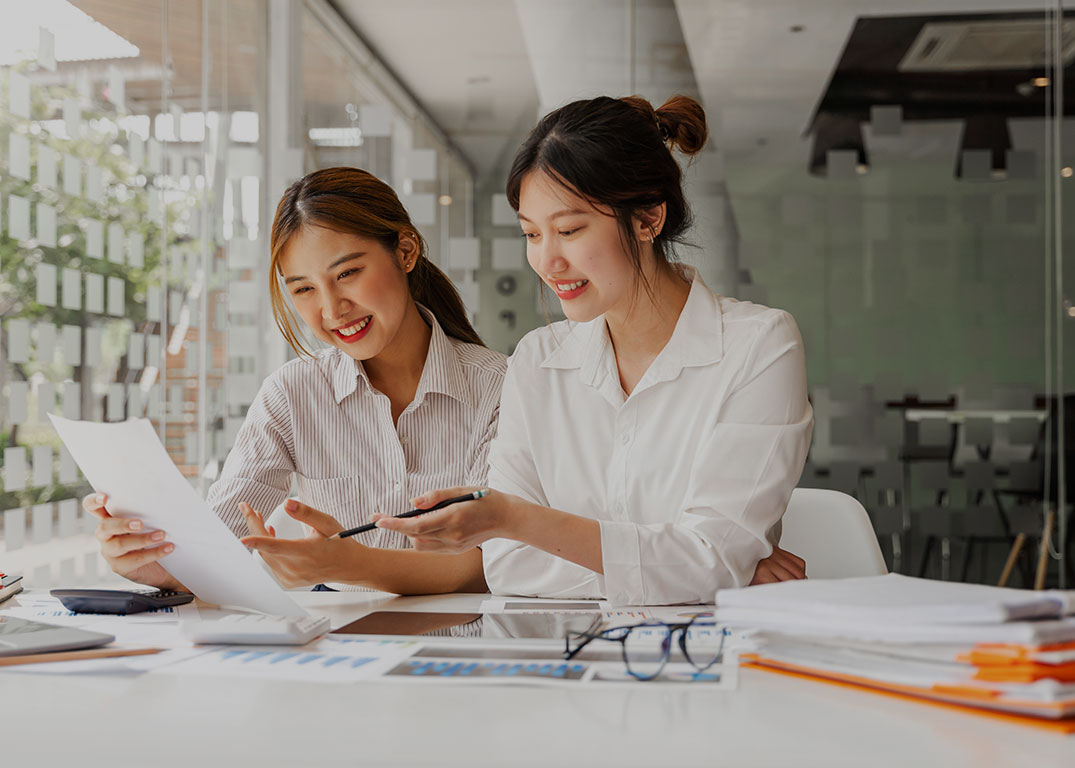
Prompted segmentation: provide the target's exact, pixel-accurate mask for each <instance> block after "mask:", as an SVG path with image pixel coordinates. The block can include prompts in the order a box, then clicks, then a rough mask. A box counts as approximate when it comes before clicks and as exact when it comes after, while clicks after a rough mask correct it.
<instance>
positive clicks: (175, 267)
mask: <svg viewBox="0 0 1075 768" xmlns="http://www.w3.org/2000/svg"><path fill="white" fill-rule="evenodd" d="M2 7H3V11H4V24H3V29H0V319H2V333H0V388H2V392H3V403H4V407H3V408H2V409H0V438H2V440H3V446H4V450H3V468H2V471H0V489H2V491H0V515H2V521H0V542H2V543H0V568H2V569H4V570H9V571H11V570H23V571H25V572H26V574H27V581H29V582H31V584H32V585H33V586H41V587H44V586H48V585H50V584H60V583H63V584H71V583H91V582H96V581H100V580H102V579H105V578H107V577H108V574H107V573H106V572H105V568H104V565H103V563H102V562H101V561H100V559H99V557H98V556H97V554H96V544H95V542H94V541H93V539H92V537H91V536H90V531H91V530H92V528H93V524H94V521H93V520H92V519H89V518H87V517H86V516H85V515H84V513H83V512H82V510H81V509H80V507H79V503H78V499H79V497H80V496H81V495H82V494H83V493H84V492H86V491H87V490H88V488H87V486H86V485H85V483H84V481H83V480H82V479H81V476H80V475H79V473H78V471H77V468H76V467H75V466H74V464H73V462H72V461H71V460H70V457H69V456H68V455H67V454H66V452H65V451H64V450H63V449H62V447H61V446H60V444H59V442H58V439H57V438H56V436H55V435H54V433H53V432H52V430H51V428H50V427H49V426H48V422H47V418H46V415H45V414H46V413H48V412H53V413H57V414H62V415H65V416H68V417H71V418H83V419H93V420H106V421H113V420H121V419H125V418H131V417H137V416H146V417H148V418H150V419H151V420H153V422H154V424H155V425H156V426H157V428H158V429H159V431H160V434H161V437H162V439H163V440H164V442H165V445H166V447H167V449H168V451H169V453H170V454H171V455H172V457H173V458H174V459H175V461H176V463H177V464H178V465H179V467H180V469H181V471H182V472H183V473H184V475H186V476H187V477H188V478H189V479H190V481H191V483H193V484H195V485H196V486H197V487H198V488H199V489H200V490H201V491H203V492H204V491H205V490H206V489H207V488H208V485H209V484H211V482H212V481H213V479H214V478H215V477H216V476H217V474H218V473H219V471H220V467H221V465H222V463H223V460H224V458H225V457H226V455H227V451H228V449H229V447H230V445H231V442H232V441H233V440H234V436H235V433H236V430H237V429H238V426H239V424H240V423H241V421H242V418H243V415H244V414H245V410H246V408H247V406H248V405H249V403H250V402H251V400H252V399H253V397H254V394H255V393H256V391H257V388H258V386H259V384H260V382H261V380H262V379H263V378H264V376H265V375H266V374H267V373H268V372H270V371H271V370H273V369H275V368H276V367H277V366H279V365H280V364H281V363H283V362H284V361H285V360H286V359H288V357H289V356H290V354H291V353H290V350H289V349H288V348H287V346H286V344H285V342H284V341H283V339H282V338H281V337H280V335H279V333H278V332H277V331H276V329H275V326H274V325H273V323H272V320H271V313H270V311H269V306H268V300H267V290H266V280H267V276H266V274H265V270H266V263H267V253H268V227H269V225H270V223H271V219H272V214H273V210H274V208H275V204H276V201H277V200H278V198H279V195H280V193H281V192H282V190H283V189H284V187H285V186H286V185H287V183H289V182H290V181H291V180H293V179H295V178H298V177H299V176H301V175H302V174H303V173H306V172H309V171H311V170H314V169H316V168H321V167H328V166H333V165H355V166H360V167H363V168H366V169H368V170H370V171H371V172H373V173H375V174H377V175H378V176H380V177H381V178H383V179H385V180H386V181H388V182H389V183H391V184H392V186H393V187H394V188H395V189H396V190H397V192H398V193H399V194H400V196H401V198H402V199H403V201H404V204H405V205H406V206H407V208H408V210H409V211H410V213H411V215H412V217H413V219H414V221H415V223H416V224H418V225H419V227H420V229H421V230H422V232H423V234H424V235H425V237H426V238H427V240H428V241H429V243H430V246H431V256H432V258H433V259H434V260H435V261H437V262H438V263H439V264H440V265H441V266H442V267H444V268H445V269H446V270H447V271H448V273H449V275H450V276H451V277H452V279H453V280H454V281H455V282H456V284H457V285H458V287H459V289H460V292H461V294H462V295H463V298H464V301H465V302H466V305H467V307H468V308H469V310H470V311H471V313H472V315H473V318H474V320H475V322H476V325H477V328H478V330H479V332H480V333H481V334H482V336H483V337H484V338H485V340H486V341H487V343H488V344H489V345H490V346H492V347H494V348H497V349H500V350H502V351H504V352H510V351H511V350H512V348H513V345H514V344H515V343H516V342H517V341H518V339H519V338H521V337H522V335H523V334H524V333H526V332H527V331H528V330H530V329H532V328H535V327H537V326H539V325H540V324H542V323H545V322H547V320H549V319H554V320H555V319H557V318H558V317H559V314H558V312H557V302H556V300H555V299H554V298H553V297H552V296H545V297H542V295H541V290H540V284H539V283H538V281H537V279H536V278H535V276H534V275H533V274H532V273H531V272H530V270H529V269H528V268H527V266H526V263H525V254H524V246H523V241H522V239H521V238H520V237H519V232H518V226H517V223H516V222H515V219H514V216H513V213H512V211H511V210H510V208H509V207H508V206H507V203H506V200H505V199H504V197H503V186H504V180H505V177H506V174H507V169H508V166H509V165H510V162H511V159H512V157H513V155H514V152H515V150H516V148H517V147H518V145H519V144H520V142H521V141H522V140H523V138H524V137H525V135H526V133H527V132H528V131H529V129H530V128H531V127H532V126H533V124H534V123H535V121H536V119H537V118H538V117H539V116H540V115H541V114H543V113H544V112H546V111H548V110H549V109H551V108H554V107H556V106H558V105H560V104H563V103H565V102H567V101H569V100H572V99H575V98H582V97H588V96H592V95H597V94H601V93H608V94H614V95H626V94H629V93H639V94H642V95H644V96H646V97H647V98H649V99H651V100H652V101H653V102H654V104H655V105H658V104H659V103H660V102H662V101H663V100H664V99H666V98H667V97H669V96H671V95H673V94H675V93H686V94H689V95H692V96H695V97H696V98H699V99H700V100H701V101H702V103H703V105H704V106H705V107H706V110H707V114H708V116H709V119H710V121H711V129H712V140H711V142H710V145H709V147H708V149H707V151H706V152H704V153H703V154H702V156H701V157H699V158H698V159H696V160H695V161H694V162H693V163H691V164H690V166H689V167H687V168H686V174H687V188H688V197H689V200H690V202H691V204H692V206H693V208H694V213H695V216H696V227H695V229H694V231H693V233H692V240H693V242H694V243H695V245H696V247H692V248H686V249H684V250H683V251H682V253H681V254H680V256H681V257H682V259H683V260H684V261H687V262H689V263H692V264H695V265H697V266H698V267H699V268H700V270H701V272H702V275H703V277H704V278H705V279H706V281H707V282H708V284H709V285H710V287H712V288H713V289H714V290H717V291H719V292H721V293H724V294H727V295H731V296H736V297H739V298H742V299H747V300H754V301H759V302H763V303H768V304H771V305H773V306H778V307H781V308H784V309H787V310H789V311H790V312H791V313H792V314H793V315H794V316H795V318H796V320H797V321H798V323H799V326H800V328H801V330H802V333H803V338H804V341H805V344H806V353H807V363H808V376H809V385H810V394H811V399H812V402H813V404H814V407H815V413H816V419H817V422H816V428H815V433H814V444H813V447H812V449H811V455H810V461H809V463H808V466H807V468H806V471H805V473H804V476H803V480H802V484H803V485H814V486H823V487H832V488H836V489H839V490H843V491H845V492H848V493H852V494H854V495H856V496H857V497H858V498H859V499H860V500H861V501H862V502H863V504H864V505H865V506H866V508H867V509H868V510H869V511H870V513H871V516H872V518H873V520H874V523H875V527H876V529H877V531H878V535H879V538H880V540H881V542H882V546H883V548H884V550H885V554H886V557H887V558H888V561H889V566H890V568H893V569H895V570H900V571H902V572H905V573H915V574H918V573H922V574H924V575H928V576H931V577H936V578H947V579H966V580H976V581H984V582H990V583H995V582H997V581H998V580H999V579H1000V578H1001V577H1002V574H1004V572H1005V571H1007V572H1008V573H1007V578H1008V583H1010V584H1011V585H1013V586H1031V585H1033V584H1034V583H1035V581H1038V582H1039V583H1044V584H1061V583H1066V584H1067V585H1070V584H1071V583H1072V581H1073V574H1072V571H1071V563H1070V558H1069V559H1068V562H1067V563H1065V562H1063V555H1064V552H1065V549H1066V548H1067V547H1068V546H1069V545H1070V539H1071V536H1070V533H1069V530H1070V527H1069V526H1068V525H1067V517H1066V514H1065V513H1066V511H1067V510H1066V505H1065V504H1064V502H1065V498H1064V497H1065V496H1066V495H1067V479H1066V478H1067V475H1069V474H1070V472H1067V471H1066V466H1065V465H1066V464H1067V462H1066V452H1067V450H1069V449H1070V447H1071V445H1073V444H1075V435H1073V436H1071V439H1067V438H1068V435H1067V434H1066V432H1067V429H1066V426H1065V425H1066V424H1067V423H1068V421H1069V420H1070V419H1072V418H1075V416H1073V413H1075V404H1073V405H1072V406H1071V407H1069V408H1067V409H1065V408H1064V407H1063V406H1064V399H1063V398H1058V397H1057V393H1063V392H1066V388H1065V386H1064V383H1063V382H1064V371H1065V363H1066V362H1067V361H1068V360H1069V359H1071V355H1072V344H1073V343H1075V342H1073V339H1075V333H1073V331H1075V329H1072V328H1070V323H1071V322H1073V320H1075V308H1073V307H1072V304H1071V302H1070V301H1069V298H1068V297H1069V296H1071V295H1072V292H1071V290H1070V288H1071V276H1070V272H1071V270H1067V271H1065V269H1064V268H1065V266H1066V265H1068V264H1069V260H1070V255H1069V254H1071V253H1072V251H1073V247H1072V246H1073V243H1072V237H1073V236H1075V229H1072V228H1070V227H1068V226H1065V224H1066V221H1067V220H1069V219H1070V216H1069V212H1070V211H1071V210H1072V206H1073V199H1075V195H1073V194H1072V192H1071V191H1070V189H1071V187H1070V185H1071V184H1072V183H1073V182H1072V180H1071V179H1072V173H1073V172H1072V170H1071V169H1072V167H1073V166H1075V134H1073V133H1072V131H1071V122H1070V120H1069V119H1066V118H1065V116H1066V115H1067V114H1068V113H1069V112H1071V111H1072V109H1073V108H1075V93H1073V92H1072V90H1071V89H1072V83H1073V82H1075V73H1073V72H1072V71H1071V67H1070V63H1071V61H1072V58H1073V56H1075V16H1069V14H1068V13H1066V12H1064V13H1062V6H1061V4H1058V3H1049V4H1047V3H1042V2H1028V1H1026V0H1006V1H1004V2H1001V1H999V0H901V1H899V2H895V1H892V2H889V1H888V0H885V1H883V2H876V1H875V0H874V1H870V0H811V1H810V2H806V1H801V2H787V1H781V0H772V1H771V2H769V1H767V2H764V3H758V2H747V1H746V0H580V1H577V2H576V1H573V0H514V2H513V1H511V0H438V1H437V2H433V1H432V0H394V1H393V2H387V1H385V0H335V1H334V2H329V1H328V0H201V1H200V2H198V1H197V0H190V1H187V2H179V1H178V0H72V1H71V2H65V1H64V0H37V2H34V3H18V2H15V0H4V2H3V3H2ZM1069 230H1072V231H1069ZM1071 376H1075V374H1069V378H1070V377H1071ZM1057 512H1059V514H1057ZM1046 530H1047V531H1048V532H1049V535H1048V538H1047V539H1046V540H1045V541H1044V542H1043V532H1044V531H1046ZM1016 551H1017V552H1018V554H1017V555H1016V556H1013V552H1016ZM1009 561H1010V566H1011V567H1009V568H1006V565H1008V564H1009ZM1039 574H1040V575H1039Z"/></svg>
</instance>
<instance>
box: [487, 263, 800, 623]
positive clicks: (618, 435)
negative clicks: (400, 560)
mask: <svg viewBox="0 0 1075 768" xmlns="http://www.w3.org/2000/svg"><path fill="white" fill-rule="evenodd" d="M681 269H683V271H684V275H685V276H686V277H687V278H688V279H691V280H692V284H691V289H690V294H689V296H688V298H687V303H686V305H685V306H684V307H683V311H682V313H681V314H680V316H679V319H678V321H677V323H676V327H675V330H674V332H673V334H672V337H671V338H670V339H669V341H668V343H667V344H666V345H665V347H664V349H663V350H661V352H660V354H659V355H658V356H657V358H656V359H655V360H654V361H653V363H652V364H651V365H650V367H649V370H647V371H646V373H645V375H644V376H643V377H642V379H641V380H640V381H639V382H638V384H637V385H636V386H635V388H634V390H633V391H632V392H631V395H630V396H629V397H625V395H624V392H623V388H622V387H621V385H620V379H619V373H618V370H617V367H616V357H615V353H614V352H613V348H612V343H611V341H610V339H609V335H608V329H607V326H606V324H605V320H604V318H603V317H600V318H597V319H596V320H593V321H591V322H588V323H578V324H576V323H571V322H569V321H564V322H560V323H556V324H554V325H551V326H549V327H546V328H540V329H538V330H536V331H533V332H531V333H530V334H528V335H527V336H526V337H525V338H524V339H523V340H522V341H521V342H520V343H519V346H518V347H517V349H516V351H515V354H514V355H513V356H512V358H511V360H510V361H509V364H508V373H507V377H506V378H505V380H504V391H503V395H502V397H501V405H500V428H499V434H498V436H497V438H496V439H495V440H494V441H493V446H492V448H491V449H490V454H489V485H490V486H491V487H493V488H496V489H498V490H501V491H505V492H508V493H513V494H517V495H519V496H522V497H523V498H525V499H528V500H530V501H532V502H535V503H537V504H541V505H544V506H549V507H553V508H555V509H560V510H564V511H566V512H571V513H573V514H576V515H582V516H584V517H589V518H593V519H595V520H598V521H599V522H600V526H601V552H602V558H603V566H604V575H603V576H602V575H601V574H598V573H596V572H594V571H591V570H589V569H588V568H584V567H582V566H580V565H576V564H574V563H572V562H569V561H567V560H564V559H562V558H559V557H556V556H554V555H551V554H548V553H546V552H544V551H542V550H539V549H536V548H534V547H530V546H527V545H524V544H521V543H520V542H517V541H512V540H507V539H494V540H491V541H488V542H486V543H485V544H484V545H483V557H484V564H485V578H486V581H487V582H488V584H489V587H490V589H492V590H493V591H494V592H497V593H503V594H516V595H537V596H545V597H573V598H581V597H588V598H594V597H604V598H607V599H609V600H611V601H612V602H614V603H617V604H629V605H653V604H669V603H695V602H701V603H710V602H712V601H713V597H714V594H715V593H716V590H717V589H721V588H725V587H739V586H744V585H746V584H748V583H749V582H750V580H751V578H752V577H753V574H754V569H755V567H756V565H757V563H758V561H759V560H760V559H762V558H764V557H767V556H768V555H770V554H771V553H772V544H774V543H776V542H777V540H778V538H779V522H780V518H781V516H782V515H783V513H784V509H785V507H786V506H787V503H788V499H789V498H790V497H791V492H792V489H794V487H795V485H796V484H797V483H798V481H799V476H800V474H801V473H802V468H803V464H804V463H805V461H806V454H807V450H808V448H809V445H810V434H811V430H812V428H813V412H812V410H811V408H810V404H809V402H808V400H807V392H806V365H805V358H804V356H803V344H802V338H801V337H800V335H799V331H798V328H797V327H796V325H795V321H794V320H793V319H792V317H791V315H789V314H788V313H787V312H784V311H781V310H778V309H770V308H768V307H763V306H759V305H757V304H751V303H749V302H740V301H736V300H734V299H728V298H723V297H719V296H715V295H714V294H713V293H712V292H710V290H709V289H708V288H707V287H706V286H705V284H704V283H703V282H702V281H701V279H699V278H698V276H697V273H696V272H695V271H694V270H692V269H689V268H681Z"/></svg>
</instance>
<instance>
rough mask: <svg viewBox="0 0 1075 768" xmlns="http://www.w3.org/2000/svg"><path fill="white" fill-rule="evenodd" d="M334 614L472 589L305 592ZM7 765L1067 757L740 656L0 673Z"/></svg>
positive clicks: (1039, 737)
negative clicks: (606, 666) (353, 676)
mask: <svg viewBox="0 0 1075 768" xmlns="http://www.w3.org/2000/svg"><path fill="white" fill-rule="evenodd" d="M300 597H301V598H302V600H303V602H304V604H306V605H307V606H308V607H310V608H311V610H312V611H313V612H317V613H323V614H326V615H329V616H332V617H333V619H334V622H333V623H334V625H335V624H337V623H342V622H343V621H348V620H351V619H353V618H357V617H358V616H360V615H364V614H365V613H367V612H369V611H370V610H374V609H378V608H383V607H384V606H385V604H386V603H392V605H391V608H392V609H393V610H434V609H435V610H447V611H461V612H470V611H474V610H475V609H476V608H477V606H478V604H479V603H480V601H481V599H482V597H481V596H476V595H453V596H443V597H431V598H396V599H393V598H390V597H385V596H381V595H370V594H355V593H330V592H326V593H303V594H301V595H300ZM0 734H2V737H0V762H2V763H3V765H5V766H13V767H14V766H50V767H51V766H71V767H72V768H88V767H89V766H110V767H112V766H125V765H153V766H169V767H170V766H176V767H177V768H179V767H182V768H192V767H195V766H202V765H205V766H215V765H231V766H257V768H267V767H268V766H287V767H288V768H294V767H296V766H317V767H320V766H334V765H347V766H357V765H361V766H375V765H407V766H413V765H422V766H426V765H429V766H433V765H459V766H468V767H469V766H496V768H503V767H504V766H509V765H510V766H543V767H544V766H549V767H551V768H560V767H561V766H565V767H566V766H585V767H586V768H589V767H590V766H617V767H619V766H635V765H646V766H683V768H695V767H696V766H697V767H699V768H701V767H702V766H713V765H730V766H755V765H757V766H796V767H799V766H814V765H817V766H837V765H846V766H856V767H858V766H867V765H869V766H901V767H905V766H944V767H945V768H954V767H955V766H973V767H974V768H982V767H983V766H1034V767H1035V768H1044V766H1069V767H1070V766H1075V736H1068V737H1065V736H1061V735H1057V734H1053V733H1048V732H1039V731H1038V730H1037V729H1034V728H1027V727H1021V726H1016V725H1009V724H1006V723H1002V722H999V721H996V720H992V719H989V718H984V717H976V716H971V715H966V714H962V713H959V712H955V711H952V710H948V709H944V708H938V707H933V706H928V705H924V704H918V703H914V702H911V701H904V700H900V699H894V698H889V697H885V696H878V695H875V694H871V693H867V692H861V691H855V690H849V689H844V688H838V687H834V686H831V685H826V684H822V683H815V682H809V681H804V680H796V679H790V678H786V677H782V676H778V675H772V674H768V673H764V672H758V671H754V670H743V671H742V674H741V679H740V684H739V689H738V690H735V691H727V692H723V691H706V690H704V689H702V688H698V689H691V688H690V687H689V686H684V689H682V690H680V689H675V690H669V689H668V688H662V689H656V688H647V687H646V685H645V684H639V685H637V686H634V687H632V688H631V689H630V690H628V691H620V690H609V689H590V690H566V689H562V688H538V687H533V688H522V687H481V688H478V687H471V688H468V687H465V686H463V685H455V684H443V683H436V684H429V685H420V684H413V685H398V684H397V685H393V684H386V683H369V684H359V685H326V684H316V683H295V682H277V681H266V680H257V679H234V678H207V677H188V678H181V677H173V676H166V675H140V676H130V677H124V676H118V675H92V676H91V675H70V676H54V675H34V674H23V673H19V672H15V671H10V670H9V671H0Z"/></svg>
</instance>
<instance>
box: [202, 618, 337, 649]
mask: <svg viewBox="0 0 1075 768" xmlns="http://www.w3.org/2000/svg"><path fill="white" fill-rule="evenodd" d="M329 628H330V622H329V620H328V617H327V616H308V617H306V618H296V617H288V616H266V615H264V614H260V613H234V614H229V615H227V616H224V617H222V618H219V619H205V620H202V621H184V622H183V636H184V637H185V638H187V639H188V640H190V641H192V642H195V643H228V644H242V645H305V644H306V643H308V642H310V641H311V640H313V639H314V638H315V637H318V636H319V635H323V634H325V633H326V632H328V630H329Z"/></svg>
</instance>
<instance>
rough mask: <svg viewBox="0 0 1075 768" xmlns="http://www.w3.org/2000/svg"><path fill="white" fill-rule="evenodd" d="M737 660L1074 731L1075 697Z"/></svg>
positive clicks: (754, 658)
mask: <svg viewBox="0 0 1075 768" xmlns="http://www.w3.org/2000/svg"><path fill="white" fill-rule="evenodd" d="M739 659H740V662H741V665H742V666H743V667H747V668H749V669H760V670H762V671H764V672H772V673H775V674H784V675H789V676H792V677H800V678H805V679H809V680H819V681H821V682H824V683H829V684H831V685H842V686H846V687H850V688H858V689H860V690H862V689H866V690H869V691H871V692H873V693H879V694H882V695H888V696H898V697H900V698H913V699H918V700H921V701H924V702H926V703H929V704H933V705H935V706H942V707H950V708H952V709H956V710H958V711H963V712H967V713H972V714H976V715H983V716H987V717H992V718H996V719H1001V720H1004V721H1007V722H1010V723H1017V724H1019V725H1030V726H1035V727H1037V728H1042V729H1045V730H1049V731H1053V732H1057V733H1065V734H1069V733H1075V699H1070V700H1064V701H1059V702H1044V701H1030V700H1026V701H1023V700H1015V699H1010V698H1003V697H1002V696H1001V694H1000V692H999V691H991V690H989V689H987V688H978V687H975V686H959V685H935V686H933V687H931V688H920V687H917V686H910V685H899V684H896V683H888V682H884V681H881V680H871V679H869V678H864V677H858V676H856V675H847V674H843V673H840V672H830V671H828V670H823V669H814V668H812V667H805V666H801V665H798V664H791V663H788V662H784V661H780V660H778V659H769V658H766V657H765V656H763V655H761V654H757V653H746V654H743V655H742V656H740V657H739Z"/></svg>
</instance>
